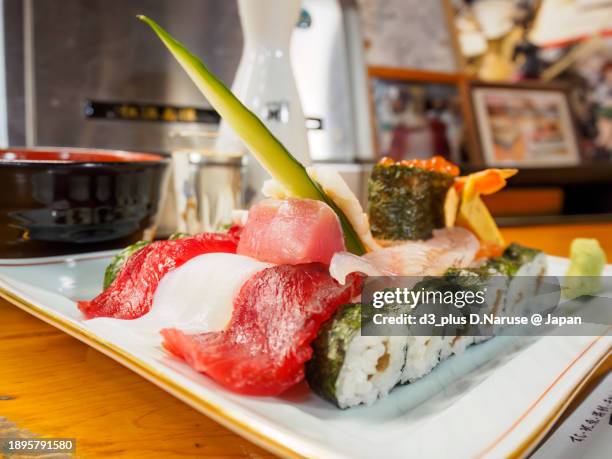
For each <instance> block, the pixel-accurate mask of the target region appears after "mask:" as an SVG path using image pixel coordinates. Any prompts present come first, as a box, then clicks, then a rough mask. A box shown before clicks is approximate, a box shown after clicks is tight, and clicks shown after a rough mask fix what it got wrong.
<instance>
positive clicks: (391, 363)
mask: <svg viewBox="0 0 612 459" xmlns="http://www.w3.org/2000/svg"><path fill="white" fill-rule="evenodd" d="M406 345H407V338H406V337H405V336H361V304H347V305H344V306H342V307H340V308H339V309H338V311H337V312H336V314H335V315H334V317H333V318H332V319H331V320H329V321H328V322H327V323H325V324H324V325H323V326H322V327H321V330H320V331H319V335H318V337H317V339H316V340H315V341H314V342H313V344H312V347H313V350H314V355H313V357H312V359H311V360H310V361H309V362H308V363H307V364H306V380H307V381H308V384H309V386H310V387H311V389H312V390H313V391H314V392H316V393H317V394H319V395H320V396H321V397H323V398H325V399H326V400H329V401H330V402H332V403H334V404H335V405H336V406H338V407H339V408H343V409H344V408H349V407H352V406H356V405H360V404H366V405H370V404H372V403H374V402H375V401H376V400H377V399H379V398H381V397H384V396H385V395H387V394H388V393H389V391H390V390H391V389H393V387H395V386H396V385H397V384H398V382H399V381H400V378H401V374H402V368H403V367H404V364H405V362H406Z"/></svg>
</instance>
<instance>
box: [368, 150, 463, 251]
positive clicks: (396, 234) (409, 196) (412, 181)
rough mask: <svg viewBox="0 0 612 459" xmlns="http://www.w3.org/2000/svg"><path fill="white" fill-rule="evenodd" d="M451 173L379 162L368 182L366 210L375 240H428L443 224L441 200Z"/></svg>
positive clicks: (446, 189) (450, 183) (448, 183)
mask: <svg viewBox="0 0 612 459" xmlns="http://www.w3.org/2000/svg"><path fill="white" fill-rule="evenodd" d="M453 182H454V176H453V175H452V174H447V173H444V172H438V171H434V170H428V169H425V168H420V167H414V166H411V165H406V164H401V163H394V164H389V163H388V162H381V163H379V164H377V165H376V166H374V169H373V170H372V175H371V176H370V180H369V183H368V201H369V208H368V213H369V217H370V226H371V230H372V234H373V236H374V237H375V238H377V239H382V240H391V241H401V240H407V239H412V240H415V239H427V238H429V237H431V236H432V231H433V230H434V229H436V228H442V227H444V199H445V197H446V193H447V191H448V189H449V188H450V187H451V186H452V185H453Z"/></svg>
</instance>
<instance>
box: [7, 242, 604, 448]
mask: <svg viewBox="0 0 612 459" xmlns="http://www.w3.org/2000/svg"><path fill="white" fill-rule="evenodd" d="M112 256H113V254H110V253H97V254H91V255H78V256H74V257H69V258H65V259H63V258H51V259H50V258H47V259H39V260H32V263H31V264H27V265H26V264H23V260H21V261H15V262H14V263H11V264H9V262H6V261H4V262H3V263H4V265H3V266H0V295H1V296H3V297H4V298H6V299H8V300H9V301H11V302H13V303H14V304H16V305H17V306H19V307H21V308H22V309H24V310H25V311H27V312H29V313H31V314H33V315H35V316H37V317H39V318H41V319H42V320H44V321H46V322H48V323H50V324H52V325H54V326H56V327H58V328H59V329H61V330H63V331H65V332H66V333H69V334H70V335H72V336H74V337H76V338H77V339H79V340H81V341H83V342H85V343H87V344H89V345H90V346H92V347H93V348H95V349H97V350H99V351H101V352H103V353H105V354H107V355H108V356H110V357H112V358H113V359H115V360H117V361H118V362H120V363H121V364H123V365H125V366H127V367H128V368H130V369H132V370H133V371H135V372H136V373H138V374H140V375H141V376H143V377H144V378H146V379H148V380H150V381H151V382H153V383H154V384H156V385H158V386H159V387H161V388H163V389H165V390H166V391H168V392H169V394H172V395H174V396H176V397H178V398H180V399H181V400H183V401H184V402H185V403H188V404H189V405H191V406H192V407H194V408H195V409H197V410H199V411H201V412H202V413H204V414H206V415H208V416H211V417H212V418H213V419H215V420H217V421H218V422H220V423H222V424H224V425H225V426H227V427H229V428H230V429H232V430H234V431H235V432H237V433H239V434H240V435H243V436H245V437H246V438H248V439H250V440H252V441H254V442H255V443H258V444H260V445H262V446H264V447H265V448H268V449H269V450H271V451H273V452H275V453H277V454H280V455H282V456H285V457H302V456H304V457H372V455H377V454H384V455H385V456H386V457H405V453H406V451H407V450H409V451H410V452H411V454H414V455H415V457H447V456H448V454H450V453H451V451H452V453H453V454H457V455H458V456H477V455H479V454H481V455H483V456H490V457H501V456H506V455H509V454H511V453H513V452H520V451H523V450H526V449H529V448H532V447H533V446H534V445H535V444H536V443H537V441H538V439H539V438H541V436H542V435H544V434H545V432H546V430H547V428H548V427H549V426H550V425H551V424H552V423H553V422H554V420H555V419H556V418H557V417H558V416H560V415H561V413H562V411H563V408H564V407H565V406H566V405H567V404H568V403H569V401H570V400H571V398H572V397H573V396H574V395H575V394H576V393H577V392H578V391H579V389H580V388H581V387H582V386H583V385H584V384H586V382H587V381H588V378H589V376H590V375H591V374H592V373H593V372H594V370H595V369H596V368H597V366H598V365H599V364H600V363H601V361H602V358H603V357H605V355H606V353H607V352H608V350H609V348H610V345H611V341H612V339H611V337H610V336H606V337H602V338H598V337H592V336H591V337H553V336H551V337H542V338H539V339H528V338H517V337H497V338H494V339H492V340H490V341H488V342H485V343H483V344H479V345H477V346H473V347H471V348H469V349H467V351H466V352H465V353H464V354H463V355H461V356H458V357H456V358H451V359H448V360H447V361H445V362H443V363H442V364H441V365H439V366H438V367H437V368H435V369H434V370H433V371H432V372H431V373H430V374H429V375H428V376H427V377H425V378H422V379H420V380H419V381H416V382H415V383H413V384H408V385H405V386H402V387H398V388H396V389H395V390H393V391H391V393H390V394H389V395H388V396H387V397H385V398H384V399H381V400H379V401H377V402H376V403H375V404H373V405H371V406H359V407H355V408H351V409H348V410H339V409H337V408H336V407H335V406H333V405H331V404H329V403H327V402H325V401H324V400H323V399H321V398H319V397H318V396H317V395H315V394H314V393H312V392H311V391H310V390H309V389H308V388H307V387H306V384H304V383H301V384H298V385H297V386H296V387H294V388H292V389H290V390H289V391H287V392H286V393H284V394H283V395H281V396H276V397H252V396H244V395H238V394H235V393H232V392H230V391H228V390H226V389H224V388H223V387H221V386H220V385H219V384H216V383H215V382H213V381H212V380H211V379H209V378H208V377H206V376H204V375H202V374H200V373H198V372H196V371H195V370H192V369H191V368H190V367H189V366H187V365H186V364H184V363H182V362H180V361H179V360H177V359H175V358H173V357H171V356H169V355H168V353H167V352H165V351H164V350H163V349H162V348H161V347H160V346H159V345H155V344H152V343H151V344H150V343H149V342H147V339H146V338H143V339H134V336H133V335H131V334H129V330H128V329H127V328H125V329H122V328H121V327H120V326H116V327H97V326H92V323H93V322H95V321H86V320H83V316H82V315H81V314H80V312H79V311H78V309H77V306H76V301H75V300H78V299H82V298H90V297H92V296H93V295H95V294H96V293H98V292H99V291H100V281H101V278H102V277H103V273H104V269H105V267H106V266H107V264H108V263H109V261H110V260H111V259H112ZM548 263H549V269H551V270H553V272H560V271H563V270H564V269H565V268H566V266H567V263H568V261H567V260H565V259H561V258H555V257H548ZM606 273H607V274H612V266H608V267H606ZM468 424H469V427H466V426H467V425H468ZM466 429H469V432H470V433H471V434H470V435H466ZM443 432H445V434H444V435H443V436H444V438H443V439H441V438H440V435H441V434H442V433H443ZM339 438H341V439H342V440H338V439H339ZM449 448H452V450H451V449H449Z"/></svg>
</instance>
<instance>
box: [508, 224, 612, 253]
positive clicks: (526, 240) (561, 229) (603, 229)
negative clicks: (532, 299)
mask: <svg viewBox="0 0 612 459" xmlns="http://www.w3.org/2000/svg"><path fill="white" fill-rule="evenodd" d="M501 232H502V234H503V236H504V238H505V239H506V242H519V243H521V244H524V245H527V246H529V247H537V248H538V249H541V250H543V251H544V252H546V253H548V254H549V255H556V256H559V257H567V256H568V255H569V247H570V243H571V242H572V240H573V239H574V238H577V237H586V238H595V239H598V240H599V243H600V244H601V246H602V247H603V249H604V251H605V252H606V255H607V258H608V263H612V222H610V223H589V224H568V225H563V224H562V225H541V226H517V227H509V228H501Z"/></svg>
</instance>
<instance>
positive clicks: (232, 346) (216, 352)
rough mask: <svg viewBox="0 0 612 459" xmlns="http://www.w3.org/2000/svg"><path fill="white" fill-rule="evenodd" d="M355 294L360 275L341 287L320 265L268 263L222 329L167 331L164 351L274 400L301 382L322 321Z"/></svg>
mask: <svg viewBox="0 0 612 459" xmlns="http://www.w3.org/2000/svg"><path fill="white" fill-rule="evenodd" d="M360 289H361V277H359V276H357V275H351V276H350V277H349V278H348V279H347V282H346V284H345V285H340V284H338V283H337V282H336V281H334V280H333V279H332V278H331V276H330V275H329V273H328V271H327V268H326V267H325V266H324V265H322V264H320V263H311V264H306V265H281V266H273V267H271V268H267V269H264V270H263V271H260V272H258V273H257V274H255V275H254V276H253V277H251V278H250V279H249V280H248V281H247V282H246V283H245V284H244V285H243V286H242V288H241V289H240V293H239V294H238V296H237V297H236V300H235V301H234V311H233V314H232V319H231V321H230V323H229V325H228V326H227V328H226V329H225V330H224V331H220V332H210V333H201V334H197V335H188V334H186V333H184V332H182V331H180V330H177V329H165V330H162V332H161V333H162V335H163V337H164V347H165V348H166V349H167V350H168V351H170V352H171V353H172V354H174V355H176V356H177V357H179V358H182V359H184V360H185V361H186V362H187V363H188V364H189V365H190V366H191V367H193V368H194V369H195V370H197V371H199V372H202V373H205V374H207V375H208V376H210V377H211V378H212V379H214V380H215V381H217V382H218V383H220V384H222V385H223V386H225V387H226V388H228V389H230V390H232V391H235V392H238V393H242V394H249V395H278V394H280V393H282V392H283V391H285V390H286V389H288V388H289V387H291V386H293V385H294V384H296V383H298V382H300V381H301V380H302V379H303V378H304V363H305V362H306V361H307V360H309V359H310V358H311V357H312V352H313V351H312V348H311V347H310V343H311V342H312V340H314V338H315V337H316V336H317V333H318V331H319V328H320V326H321V324H322V323H323V322H324V321H326V320H327V319H329V318H330V317H331V315H332V314H333V313H334V312H335V311H336V309H337V308H338V306H340V305H342V304H345V303H348V302H349V301H350V300H351V299H352V298H353V297H355V295H357V294H358V293H359V291H360Z"/></svg>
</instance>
